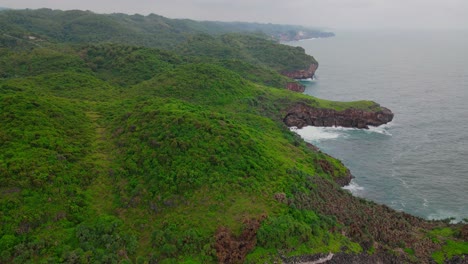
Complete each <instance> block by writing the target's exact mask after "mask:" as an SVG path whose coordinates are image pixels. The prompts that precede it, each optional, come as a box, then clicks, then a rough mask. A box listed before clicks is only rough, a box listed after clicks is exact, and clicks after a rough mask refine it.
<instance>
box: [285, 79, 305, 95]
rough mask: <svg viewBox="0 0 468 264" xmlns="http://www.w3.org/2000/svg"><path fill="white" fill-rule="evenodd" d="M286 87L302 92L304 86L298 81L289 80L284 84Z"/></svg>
mask: <svg viewBox="0 0 468 264" xmlns="http://www.w3.org/2000/svg"><path fill="white" fill-rule="evenodd" d="M286 89H288V90H290V91H293V92H298V93H303V92H304V91H305V86H304V85H302V84H300V83H296V82H290V83H287V84H286Z"/></svg>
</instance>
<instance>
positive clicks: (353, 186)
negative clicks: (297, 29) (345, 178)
mask: <svg viewBox="0 0 468 264" xmlns="http://www.w3.org/2000/svg"><path fill="white" fill-rule="evenodd" d="M343 189H345V190H348V191H350V192H351V193H352V194H354V195H358V194H360V193H362V191H364V187H362V186H360V185H358V184H357V183H356V182H355V181H351V183H349V185H346V186H344V187H343Z"/></svg>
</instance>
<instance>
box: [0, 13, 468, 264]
mask: <svg viewBox="0 0 468 264" xmlns="http://www.w3.org/2000/svg"><path fill="white" fill-rule="evenodd" d="M46 11H47V10H45V11H44V10H39V11H37V15H35V16H34V15H31V14H36V13H35V11H25V14H26V15H25V16H24V17H21V16H18V17H17V16H13V18H12V19H23V20H34V19H38V18H37V17H39V18H41V17H42V16H43V14H42V12H46ZM28 12H30V14H29V13H28ZM47 12H50V11H47ZM54 12H57V13H60V12H61V11H54ZM77 13H79V14H81V11H80V12H78V11H77ZM0 14H1V13H0ZM72 14H73V12H71V13H66V15H65V13H64V14H63V16H64V18H63V19H64V20H66V18H67V17H68V16H71V18H68V19H73V16H72ZM36 16H37V17H36ZM93 16H97V17H99V16H98V15H94V14H93ZM82 19H83V20H82V21H83V23H88V22H89V21H92V20H86V19H84V18H82ZM101 19H104V20H105V19H108V17H106V16H103V17H102V18H101ZM10 26H12V25H10ZM45 28H47V27H45ZM118 29H119V30H122V31H124V30H126V29H125V28H122V27H121V26H118ZM30 30H31V32H32V33H34V34H37V35H39V34H44V35H50V34H54V32H56V33H57V34H59V33H60V32H61V31H54V30H53V27H50V28H49V29H48V30H49V31H50V32H46V33H44V32H42V31H40V30H39V29H36V28H31V29H30ZM31 32H29V33H31ZM125 32H127V31H125ZM29 33H28V34H29ZM89 36H90V37H92V35H91V34H90V35H89ZM31 41H34V40H24V41H23V40H22V41H21V43H17V44H18V47H16V49H14V48H12V49H7V48H3V49H0V78H1V79H0V120H2V122H0V263H148V262H149V263H216V262H225V263H237V262H241V261H245V262H247V263H265V262H267V263H271V262H274V261H287V260H288V259H290V258H291V257H294V256H300V255H307V254H316V253H328V252H344V253H347V254H365V255H374V254H388V255H389V256H394V257H395V258H397V259H398V260H399V261H407V262H412V261H414V262H418V261H419V262H425V261H429V260H431V259H433V260H435V261H437V262H439V263H442V262H443V261H444V259H450V258H452V257H456V256H460V255H463V254H468V244H467V243H468V242H467V238H466V235H464V234H466V233H467V231H465V229H466V228H465V227H462V226H461V225H452V226H449V225H447V224H446V223H444V222H426V221H424V220H422V219H419V218H415V217H412V216H409V215H407V214H404V213H397V212H394V211H392V210H391V209H389V208H387V207H384V206H380V205H376V204H374V203H371V202H367V201H364V200H362V199H359V198H356V197H353V196H351V195H350V194H349V193H347V192H346V191H343V190H341V188H340V186H338V185H337V184H336V183H335V181H336V180H338V179H340V178H342V177H347V176H348V173H349V171H348V170H347V169H346V168H345V167H344V166H343V165H342V164H341V162H340V161H338V160H336V159H334V158H332V157H330V156H328V155H326V154H325V153H322V152H321V151H319V150H317V149H315V148H314V147H311V146H310V145H308V144H306V143H305V142H303V141H302V140H301V139H300V138H299V137H298V136H297V135H295V134H294V133H292V132H291V131H289V129H288V128H287V127H285V126H284V124H283V123H282V118H283V116H282V115H283V114H284V110H285V109H286V108H287V107H288V106H291V105H293V104H295V103H297V102H301V103H305V104H309V105H312V106H317V107H322V108H333V109H346V108H351V107H352V108H364V109H372V108H375V107H376V105H375V103H372V102H368V101H360V102H349V103H342V102H330V101H325V100H320V99H317V98H313V97H309V96H305V95H302V94H298V93H293V92H290V91H287V90H285V89H282V88H281V87H283V86H282V84H284V82H285V81H286V79H285V78H284V77H282V76H281V75H279V74H278V73H277V71H278V70H281V68H279V67H280V66H281V64H282V63H281V61H274V60H272V59H271V58H274V57H283V58H285V61H291V65H293V64H294V63H295V61H299V63H301V62H302V61H306V62H307V63H308V62H310V60H311V59H313V58H312V57H310V56H306V55H305V54H304V53H303V50H300V49H297V48H292V47H287V46H281V45H279V44H276V43H273V42H270V41H268V40H264V39H261V38H257V37H255V36H252V35H238V34H229V35H224V36H218V37H211V36H191V37H189V38H188V40H187V41H189V43H193V41H198V44H197V45H194V47H197V50H196V51H195V52H193V51H189V50H180V51H177V52H174V51H167V50H160V49H153V48H148V47H137V46H131V45H117V44H102V43H101V44H92V43H87V44H80V45H74V46H70V45H65V44H55V43H52V42H48V41H43V42H41V43H40V45H41V47H39V46H37V45H30V44H28V43H30V42H31ZM56 41H58V38H57V39H56ZM161 41H163V39H161ZM32 43H35V42H32ZM233 43H237V44H236V45H232V44H233ZM180 45H181V47H183V46H185V47H188V46H189V45H187V44H184V43H181V44H180ZM204 45H216V46H219V47H224V48H226V47H228V48H231V49H232V50H230V51H229V50H223V51H222V52H219V53H216V52H213V53H211V50H210V49H207V48H206V47H205V48H204ZM258 46H264V47H267V49H264V50H265V51H267V52H266V53H261V52H260V49H256V48H252V47H258ZM210 47H211V46H210ZM221 49H223V48H221ZM267 54H269V56H266V55H267ZM288 65H289V63H286V64H285V65H283V67H288ZM299 66H300V65H298V66H297V67H299Z"/></svg>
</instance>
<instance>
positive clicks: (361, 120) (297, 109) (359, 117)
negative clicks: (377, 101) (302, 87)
mask: <svg viewBox="0 0 468 264" xmlns="http://www.w3.org/2000/svg"><path fill="white" fill-rule="evenodd" d="M393 116H394V114H393V113H392V111H391V110H390V109H388V108H385V107H380V109H379V110H377V111H371V110H369V111H368V110H362V109H353V108H350V109H346V110H343V111H337V110H334V109H323V108H316V107H312V106H309V105H307V104H304V103H298V104H296V105H294V106H292V107H290V108H289V109H287V111H286V115H285V117H284V119H283V122H284V123H285V124H286V125H287V126H288V127H297V128H302V127H304V126H318V127H331V126H342V127H354V128H362V129H367V128H369V126H380V125H383V124H386V123H388V122H390V121H392V120H393Z"/></svg>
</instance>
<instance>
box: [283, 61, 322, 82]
mask: <svg viewBox="0 0 468 264" xmlns="http://www.w3.org/2000/svg"><path fill="white" fill-rule="evenodd" d="M317 68H318V64H311V65H310V66H309V68H308V69H305V70H297V71H284V72H282V73H281V74H283V75H284V76H287V77H289V78H292V79H299V80H300V79H309V78H314V75H315V71H316V70H317Z"/></svg>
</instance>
